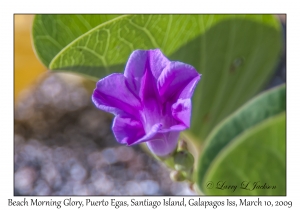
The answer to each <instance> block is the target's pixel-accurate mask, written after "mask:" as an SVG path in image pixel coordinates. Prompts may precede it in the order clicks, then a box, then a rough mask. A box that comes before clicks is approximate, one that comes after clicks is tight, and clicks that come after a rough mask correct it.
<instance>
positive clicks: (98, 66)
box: [33, 15, 281, 142]
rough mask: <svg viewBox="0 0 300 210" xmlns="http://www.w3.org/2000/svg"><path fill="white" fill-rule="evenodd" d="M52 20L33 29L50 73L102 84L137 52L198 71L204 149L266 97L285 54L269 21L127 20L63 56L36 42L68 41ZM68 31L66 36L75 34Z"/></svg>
mask: <svg viewBox="0 0 300 210" xmlns="http://www.w3.org/2000/svg"><path fill="white" fill-rule="evenodd" d="M53 16H55V15H52V16H48V19H47V21H48V22H46V21H43V18H42V17H40V16H38V17H36V20H35V21H34V26H33V28H34V30H33V32H34V33H33V41H34V43H35V47H36V51H37V52H40V53H38V56H40V58H41V60H42V61H43V60H45V61H47V62H48V61H49V60H51V62H50V64H49V66H48V67H49V68H50V69H52V70H60V71H61V70H63V71H69V72H75V73H79V74H83V75H86V76H89V77H90V78H92V79H94V80H97V79H99V78H102V77H104V76H106V75H108V74H110V73H112V72H123V70H124V65H125V62H126V60H127V59H128V57H129V55H130V53H131V52H132V51H133V50H135V49H150V48H160V49H161V50H162V51H163V52H164V54H166V55H167V56H168V57H169V58H170V59H171V60H180V61H183V62H186V63H189V64H191V65H193V66H195V68H196V69H197V70H198V71H199V72H200V73H201V74H202V80H201V82H200V84H199V86H198V87H197V89H196V91H195V94H194V97H193V114H192V116H193V117H192V127H191V130H190V135H192V136H194V137H195V138H194V139H197V140H198V141H199V142H201V141H202V140H203V139H205V137H206V136H207V134H208V133H209V132H210V131H211V129H212V128H213V127H214V125H216V124H217V123H218V122H220V121H221V120H222V119H224V118H225V117H226V116H228V115H229V114H230V113H231V112H232V111H234V110H235V109H236V108H238V107H239V106H241V105H242V104H243V103H245V102H246V101H247V100H248V99H249V98H251V97H252V96H253V95H254V94H255V93H257V92H258V91H259V90H260V89H261V87H262V86H263V85H264V84H265V82H266V81H267V80H268V78H269V76H270V75H271V73H272V70H273V69H274V65H275V64H276V61H277V58H278V56H279V52H280V48H281V30H280V25H279V22H278V21H277V19H276V18H275V17H273V16H271V15H121V16H118V17H115V18H113V19H110V20H109V21H107V22H103V23H101V24H99V25H98V26H96V27H94V28H93V29H91V30H89V31H87V32H86V33H84V32H85V31H84V30H83V31H82V35H81V36H79V37H78V38H75V37H77V36H78V35H79V34H80V33H77V34H76V36H72V38H70V39H69V38H68V40H67V41H62V42H63V44H62V45H65V44H67V43H68V42H69V41H71V39H73V40H72V42H71V43H69V44H68V45H67V46H65V47H64V48H63V49H62V50H60V51H59V52H58V49H60V48H59V47H58V46H55V44H53V45H52V46H51V43H52V42H51V41H49V40H48V39H45V40H46V41H47V42H46V41H45V40H43V39H41V37H39V38H38V37H37V32H38V31H43V30H44V31H46V32H47V31H48V32H49V33H50V32H51V33H52V37H54V34H55V33H56V34H57V35H55V36H56V38H55V37H54V38H53V39H54V40H56V39H58V38H59V37H62V35H60V30H55V26H56V25H58V23H59V22H63V20H62V19H60V18H59V17H55V18H54V17H53ZM100 16H101V15H100ZM51 17H53V18H51ZM72 18H74V17H73V16H70V20H69V22H72V20H71V19H72ZM38 20H39V21H38ZM57 22H58V23H57ZM37 23H39V24H37ZM63 25H64V26H66V29H65V31H66V32H68V31H73V30H75V29H73V27H74V26H71V25H70V26H68V24H63ZM45 28H47V29H45ZM35 31H36V32H35ZM53 31H55V32H53ZM63 35H64V36H68V35H67V34H66V33H64V34H63ZM47 37H49V36H47ZM47 43H48V45H47ZM62 45H61V46H62ZM53 49H55V50H53ZM47 51H49V54H47ZM41 52H43V53H41ZM54 52H55V53H57V54H56V55H55V56H54V54H55V53H54ZM45 63H46V62H45Z"/></svg>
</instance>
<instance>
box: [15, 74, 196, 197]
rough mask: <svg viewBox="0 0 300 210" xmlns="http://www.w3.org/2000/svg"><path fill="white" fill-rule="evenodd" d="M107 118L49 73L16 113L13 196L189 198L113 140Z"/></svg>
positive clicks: (152, 164) (162, 171)
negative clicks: (166, 196) (184, 196)
mask: <svg viewBox="0 0 300 210" xmlns="http://www.w3.org/2000/svg"><path fill="white" fill-rule="evenodd" d="M111 122H112V117H111V116H110V115H108V114H106V113H104V112H102V111H100V110H98V109H96V108H95V107H94V106H93V104H92V103H91V100H90V94H89V93H88V92H87V91H86V90H85V89H84V88H83V86H82V85H80V84H77V83H76V84H73V83H72V84H70V83H68V82H66V81H65V80H64V79H62V77H61V76H59V75H58V74H55V73H53V74H51V73H48V74H47V75H45V78H43V79H42V80H41V81H40V82H38V84H36V86H34V87H32V88H31V89H29V90H27V91H26V93H24V94H23V97H21V99H20V100H19V101H18V103H17V104H16V107H15V123H14V126H15V137H14V141H15V144H14V150H15V156H14V163H15V165H14V171H15V177H14V180H15V183H14V192H15V195H192V194H193V192H192V191H191V190H190V189H189V187H188V185H187V184H186V183H174V182H172V181H171V180H170V178H169V173H170V171H169V170H168V169H167V168H166V167H165V166H164V165H162V164H161V163H159V162H157V161H155V160H154V159H153V158H151V157H149V156H148V155H147V154H146V153H145V152H144V151H142V150H141V149H140V147H139V146H135V147H126V146H124V145H120V144H118V143H117V142H116V140H115V139H114V136H113V134H112V132H111Z"/></svg>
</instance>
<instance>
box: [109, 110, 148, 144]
mask: <svg viewBox="0 0 300 210" xmlns="http://www.w3.org/2000/svg"><path fill="white" fill-rule="evenodd" d="M112 130H113V132H114V135H115V137H116V139H117V141H118V142H119V143H121V144H128V145H130V144H132V143H133V142H136V141H137V140H138V139H140V138H142V137H143V136H144V135H145V131H144V128H143V125H142V124H141V123H140V122H139V121H137V120H135V119H132V118H130V117H127V116H120V115H118V116H116V117H115V119H114V122H113V126H112Z"/></svg>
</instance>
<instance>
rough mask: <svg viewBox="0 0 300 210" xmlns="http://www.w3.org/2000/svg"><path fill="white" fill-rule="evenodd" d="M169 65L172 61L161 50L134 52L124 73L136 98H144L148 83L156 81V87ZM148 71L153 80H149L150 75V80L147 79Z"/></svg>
mask: <svg viewBox="0 0 300 210" xmlns="http://www.w3.org/2000/svg"><path fill="white" fill-rule="evenodd" d="M169 63H170V61H169V60H168V59H167V58H166V57H165V56H164V55H163V54H162V52H161V51H160V50H159V49H156V50H136V51H134V52H133V53H132V54H131V55H130V57H129V59H128V61H127V65H126V67H125V72H124V76H125V77H126V81H127V85H128V87H129V88H130V90H131V91H132V92H133V93H134V94H135V95H136V96H139V98H141V99H142V98H144V97H143V95H144V94H143V91H144V89H145V86H146V87H147V86H148V84H146V82H147V83H151V82H153V81H154V83H155V86H156V81H157V79H158V77H159V76H160V74H161V72H162V71H163V69H164V68H165V67H166V66H167V65H168V64H169ZM147 71H148V73H149V75H151V77H153V78H149V75H148V79H145V77H146V73H147ZM149 79H151V80H149ZM152 80H153V81H152Z"/></svg>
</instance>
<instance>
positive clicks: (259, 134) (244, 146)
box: [202, 112, 286, 195]
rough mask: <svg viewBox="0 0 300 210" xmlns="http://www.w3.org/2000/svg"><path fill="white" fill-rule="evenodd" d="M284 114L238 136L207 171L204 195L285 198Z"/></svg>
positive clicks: (204, 181)
mask: <svg viewBox="0 0 300 210" xmlns="http://www.w3.org/2000/svg"><path fill="white" fill-rule="evenodd" d="M285 119H286V117H285V112H284V113H282V114H279V115H276V116H274V117H272V118H269V119H267V120H265V121H263V122H262V123H260V124H258V125H257V126H254V127H253V128H251V129H249V130H247V131H246V132H244V133H243V134H242V135H241V136H238V137H237V138H236V139H235V140H234V141H232V143H231V144H230V145H229V146H228V147H227V148H226V149H224V150H223V151H222V152H221V153H220V154H219V155H218V157H217V158H216V159H215V160H214V162H213V164H212V165H211V167H210V168H209V170H208V171H207V174H206V175H205V177H204V180H203V184H202V186H203V187H202V189H203V191H204V193H205V194H206V195H286V124H285V123H286V121H285Z"/></svg>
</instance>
